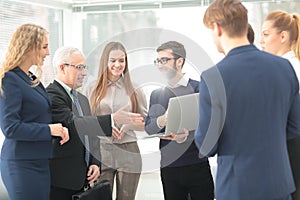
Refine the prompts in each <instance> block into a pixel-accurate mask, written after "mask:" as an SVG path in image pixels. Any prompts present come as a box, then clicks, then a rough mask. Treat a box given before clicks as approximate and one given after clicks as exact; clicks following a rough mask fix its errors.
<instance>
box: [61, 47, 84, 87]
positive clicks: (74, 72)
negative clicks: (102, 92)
mask: <svg viewBox="0 0 300 200" xmlns="http://www.w3.org/2000/svg"><path fill="white" fill-rule="evenodd" d="M66 64H68V65H66ZM66 64H62V65H60V70H62V71H61V72H62V73H63V80H62V81H63V82H64V83H65V84H66V85H68V86H69V87H70V88H72V89H77V88H79V87H81V86H82V84H83V81H84V77H85V76H86V75H87V72H86V69H78V68H76V66H79V65H84V64H85V58H84V57H83V56H82V55H81V54H75V53H73V54H71V56H70V63H66Z"/></svg>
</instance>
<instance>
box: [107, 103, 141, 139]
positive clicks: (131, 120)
mask: <svg viewBox="0 0 300 200" xmlns="http://www.w3.org/2000/svg"><path fill="white" fill-rule="evenodd" d="M129 108H130V105H129V104H127V105H125V106H123V107H122V108H120V109H119V110H118V111H117V112H115V113H113V114H112V118H113V120H114V124H115V125H120V124H122V126H121V128H117V126H113V127H112V136H113V137H114V138H115V139H116V140H121V139H122V138H123V137H124V135H125V132H126V131H128V130H129V129H130V125H133V124H139V123H143V122H144V118H143V116H142V115H141V114H139V113H133V112H129V111H128V110H129Z"/></svg>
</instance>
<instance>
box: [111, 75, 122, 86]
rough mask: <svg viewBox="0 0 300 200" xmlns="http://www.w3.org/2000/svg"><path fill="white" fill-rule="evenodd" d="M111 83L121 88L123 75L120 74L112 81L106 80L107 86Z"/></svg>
mask: <svg viewBox="0 0 300 200" xmlns="http://www.w3.org/2000/svg"><path fill="white" fill-rule="evenodd" d="M112 85H115V86H117V87H118V88H122V87H123V85H124V77H123V76H121V77H120V78H119V79H118V80H117V81H116V82H112V81H110V80H108V81H107V86H112Z"/></svg>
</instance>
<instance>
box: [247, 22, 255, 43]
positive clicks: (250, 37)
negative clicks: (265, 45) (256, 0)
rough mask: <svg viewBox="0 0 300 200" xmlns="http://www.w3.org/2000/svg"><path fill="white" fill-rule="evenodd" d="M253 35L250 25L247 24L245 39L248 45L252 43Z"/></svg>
mask: <svg viewBox="0 0 300 200" xmlns="http://www.w3.org/2000/svg"><path fill="white" fill-rule="evenodd" d="M254 38H255V34H254V31H253V28H252V26H251V25H250V24H248V33H247V39H248V41H249V42H250V44H253V43H254Z"/></svg>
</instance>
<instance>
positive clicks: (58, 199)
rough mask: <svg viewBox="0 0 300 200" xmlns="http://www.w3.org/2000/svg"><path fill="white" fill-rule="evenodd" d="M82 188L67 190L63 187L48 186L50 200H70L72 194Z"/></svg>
mask: <svg viewBox="0 0 300 200" xmlns="http://www.w3.org/2000/svg"><path fill="white" fill-rule="evenodd" d="M81 191H82V190H68V189H65V188H60V187H54V186H52V185H51V188H50V200H72V195H73V194H76V193H78V192H81Z"/></svg>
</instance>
